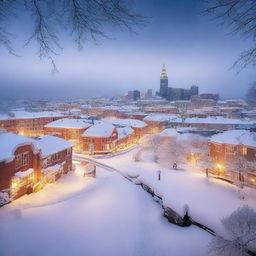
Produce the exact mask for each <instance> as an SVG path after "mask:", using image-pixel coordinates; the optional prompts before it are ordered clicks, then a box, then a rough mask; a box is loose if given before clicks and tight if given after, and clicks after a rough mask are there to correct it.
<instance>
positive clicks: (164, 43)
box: [0, 0, 256, 99]
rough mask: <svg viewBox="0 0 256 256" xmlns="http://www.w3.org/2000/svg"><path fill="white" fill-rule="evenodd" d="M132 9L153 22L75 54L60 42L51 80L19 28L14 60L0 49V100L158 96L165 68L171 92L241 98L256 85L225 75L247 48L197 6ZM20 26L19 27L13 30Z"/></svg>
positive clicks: (250, 75)
mask: <svg viewBox="0 0 256 256" xmlns="http://www.w3.org/2000/svg"><path fill="white" fill-rule="evenodd" d="M135 5H136V6H135V8H136V9H137V10H138V11H140V13H142V14H144V15H145V16H149V17H151V18H150V19H149V22H148V24H147V25H146V26H145V27H143V28H137V29H136V30H137V32H138V34H131V33H129V32H127V31H117V30H112V29H108V31H107V34H109V35H110V36H112V37H115V38H116V40H106V39H104V40H103V39H102V40H100V45H94V44H93V43H91V42H87V43H86V45H85V48H84V50H83V51H81V52H78V51H77V50H76V46H75V45H74V44H73V42H72V40H71V39H70V38H68V37H66V36H64V37H63V38H62V41H61V43H62V45H63V46H64V50H63V52H62V54H61V55H60V56H58V57H56V64H57V66H58V69H59V71H60V72H59V73H58V74H56V75H55V76H54V77H53V76H51V66H50V63H49V62H48V61H47V60H39V58H38V56H37V46H36V45H35V44H32V45H30V46H29V47H26V48H23V47H22V45H23V44H24V41H23V40H24V39H26V37H28V35H29V34H28V31H29V28H30V27H29V25H27V24H29V23H28V22H26V20H25V21H24V20H17V22H16V24H13V26H12V29H13V31H14V32H15V33H17V36H16V37H15V38H14V42H15V47H16V49H17V52H18V54H19V55H21V56H22V57H16V56H12V55H10V54H9V53H8V52H7V51H6V49H4V48H0V92H1V93H0V98H9V99H10V98H17V99H19V98H26V99H29V98H31V99H33V98H37V99H39V98H44V99H46V98H82V97H86V98H88V97H96V96H117V95H121V94H123V93H125V92H126V91H128V90H133V89H139V90H140V91H142V92H143V91H145V90H146V89H148V88H151V89H153V91H154V92H155V91H156V90H158V89H159V77H160V72H161V67H162V64H163V63H165V65H166V67H167V73H168V76H169V86H172V87H185V88H187V87H190V86H191V85H193V84H196V85H198V86H199V88H200V92H213V93H219V94H220V95H221V96H222V97H223V98H227V97H228V98H232V97H239V98H242V97H243V96H244V94H245V92H246V90H247V88H248V87H249V85H250V84H251V83H252V82H253V81H255V80H256V79H255V74H256V72H255V68H254V69H253V68H251V67H250V68H247V69H246V70H243V71H242V72H240V73H239V74H238V73H237V71H238V70H235V69H230V68H231V66H232V64H233V63H234V61H235V60H236V59H237V58H238V57H239V54H240V52H241V51H243V50H246V49H247V48H249V47H250V44H251V41H250V40H244V39H241V38H239V37H238V36H231V35H229V34H228V32H229V30H228V29H227V28H224V27H221V26H218V24H217V22H216V21H212V20H211V18H210V17H209V16H204V15H202V13H201V12H202V10H203V6H202V3H201V1H200V0H171V1H170V0H139V1H135ZM18 24H19V25H18Z"/></svg>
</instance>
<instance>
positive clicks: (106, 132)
mask: <svg viewBox="0 0 256 256" xmlns="http://www.w3.org/2000/svg"><path fill="white" fill-rule="evenodd" d="M114 129H115V126H114V125H112V124H109V123H106V122H99V123H96V124H95V125H93V126H91V127H89V128H88V129H87V130H86V131H85V132H84V133H83V136H87V137H103V138H104V137H110V136H111V135H112V133H113V131H114Z"/></svg>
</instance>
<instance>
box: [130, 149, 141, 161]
mask: <svg viewBox="0 0 256 256" xmlns="http://www.w3.org/2000/svg"><path fill="white" fill-rule="evenodd" d="M141 152H142V149H141V148H140V149H139V150H138V151H136V152H135V153H134V154H133V156H132V158H133V161H134V162H139V161H140V160H141Z"/></svg>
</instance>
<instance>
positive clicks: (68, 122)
mask: <svg viewBox="0 0 256 256" xmlns="http://www.w3.org/2000/svg"><path fill="white" fill-rule="evenodd" d="M90 126H92V122H91V121H90V120H88V119H72V118H63V119H59V120H56V121H53V122H51V123H49V124H47V125H45V127H56V128H73V129H82V128H88V127H90Z"/></svg>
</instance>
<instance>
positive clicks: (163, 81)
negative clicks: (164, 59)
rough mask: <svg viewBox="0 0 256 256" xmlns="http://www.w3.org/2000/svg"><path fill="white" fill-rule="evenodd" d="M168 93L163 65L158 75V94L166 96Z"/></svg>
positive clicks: (166, 77)
mask: <svg viewBox="0 0 256 256" xmlns="http://www.w3.org/2000/svg"><path fill="white" fill-rule="evenodd" d="M167 93H168V76H167V73H166V67H165V65H163V68H162V73H161V76H160V90H159V96H161V97H163V98H166V97H167Z"/></svg>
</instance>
